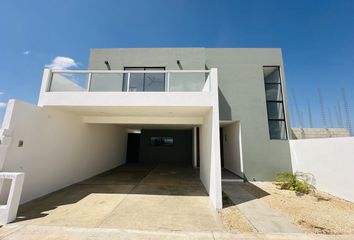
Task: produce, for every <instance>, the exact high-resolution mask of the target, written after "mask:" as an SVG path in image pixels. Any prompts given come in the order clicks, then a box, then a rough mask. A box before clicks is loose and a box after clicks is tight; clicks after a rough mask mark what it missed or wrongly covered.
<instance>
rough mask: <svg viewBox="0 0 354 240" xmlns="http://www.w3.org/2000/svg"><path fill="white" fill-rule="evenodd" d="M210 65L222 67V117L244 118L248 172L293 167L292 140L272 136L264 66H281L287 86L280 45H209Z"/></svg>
mask: <svg viewBox="0 0 354 240" xmlns="http://www.w3.org/2000/svg"><path fill="white" fill-rule="evenodd" d="M206 65H207V66H208V67H209V68H212V67H215V68H218V73H219V76H218V80H219V89H220V95H219V98H220V100H219V102H220V120H233V121H235V120H240V124H241V134H242V137H241V138H242V154H243V163H244V174H245V176H246V177H247V178H248V179H249V180H252V179H253V178H255V179H256V180H269V179H272V178H273V177H274V175H275V174H276V173H278V172H283V171H291V158H290V147H289V141H284V140H270V139H269V130H268V117H267V108H266V97H265V87H264V78H263V66H280V68H281V72H282V73H281V74H282V80H283V86H285V78H284V74H283V62H282V56H281V51H280V49H206ZM284 98H285V99H286V91H284ZM286 105H287V103H286V102H285V108H286V109H287V106H286ZM287 123H288V124H289V121H287Z"/></svg>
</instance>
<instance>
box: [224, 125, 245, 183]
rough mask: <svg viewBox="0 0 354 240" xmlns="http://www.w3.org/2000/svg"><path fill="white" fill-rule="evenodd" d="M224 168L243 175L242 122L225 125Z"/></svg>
mask: <svg viewBox="0 0 354 240" xmlns="http://www.w3.org/2000/svg"><path fill="white" fill-rule="evenodd" d="M222 141H223V151H224V168H226V169H227V170H229V171H231V172H233V173H235V174H237V175H238V176H240V177H243V167H242V162H241V158H242V155H241V133H240V123H239V122H235V123H232V124H230V125H227V126H225V127H223V139H222Z"/></svg>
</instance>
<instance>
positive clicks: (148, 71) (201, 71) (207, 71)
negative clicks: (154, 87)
mask: <svg viewBox="0 0 354 240" xmlns="http://www.w3.org/2000/svg"><path fill="white" fill-rule="evenodd" d="M51 72H52V73H210V70H156V71H154V70H146V71H144V70H136V71H135V70H51Z"/></svg>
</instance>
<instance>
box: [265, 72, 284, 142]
mask: <svg viewBox="0 0 354 240" xmlns="http://www.w3.org/2000/svg"><path fill="white" fill-rule="evenodd" d="M267 67H273V68H278V74H279V76H278V77H279V82H268V83H267V82H266V80H265V77H264V68H267ZM262 70H263V81H264V90H265V91H266V89H267V88H266V86H267V84H277V85H280V93H281V99H282V100H268V99H267V93H266V92H265V98H266V106H267V119H268V134H269V139H271V140H289V134H288V128H287V121H286V113H285V107H284V91H283V84H282V83H283V79H282V77H281V68H280V66H275V65H264V66H263V67H262ZM268 102H269V103H270V102H273V103H280V104H281V105H282V111H283V115H284V118H269V112H268V104H267V103H268ZM269 122H284V127H285V138H284V139H283V138H272V137H271V133H270V128H269Z"/></svg>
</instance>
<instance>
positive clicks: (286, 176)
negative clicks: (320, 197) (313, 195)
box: [275, 172, 311, 194]
mask: <svg viewBox="0 0 354 240" xmlns="http://www.w3.org/2000/svg"><path fill="white" fill-rule="evenodd" d="M306 179H308V177H306V174H304V173H295V174H292V173H289V172H283V173H278V174H277V175H276V177H275V181H276V182H277V183H278V185H279V186H280V189H286V190H291V191H295V192H297V193H302V194H307V193H309V191H310V189H311V185H310V184H308V183H307V181H306Z"/></svg>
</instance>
